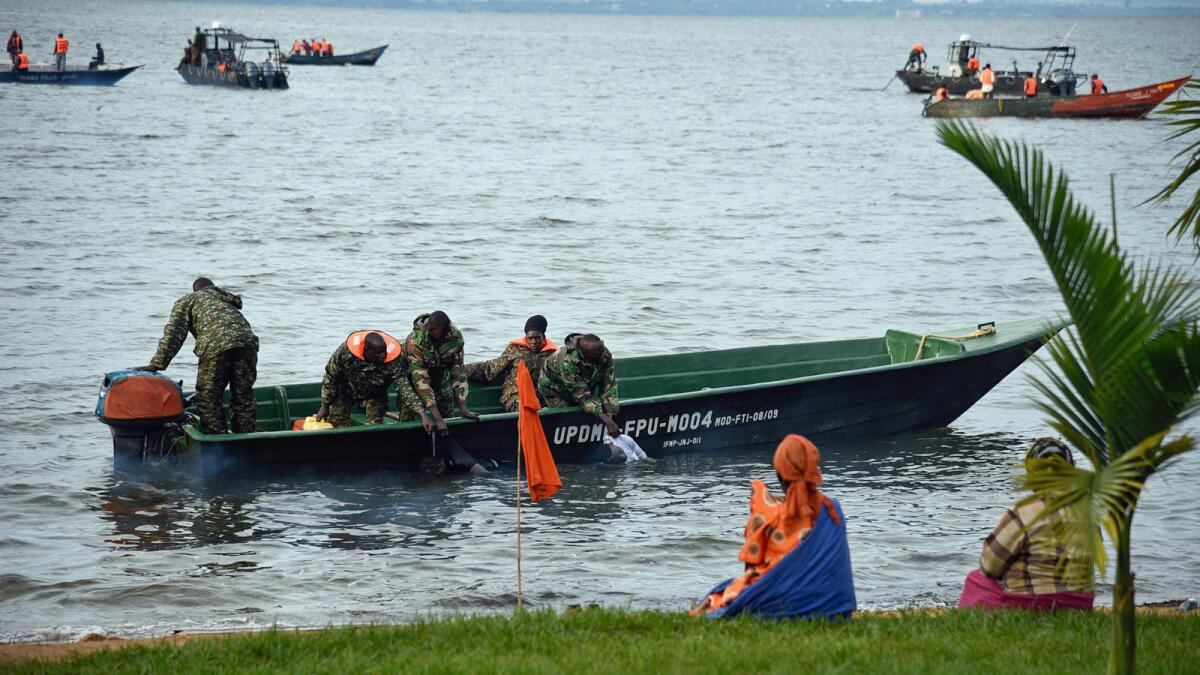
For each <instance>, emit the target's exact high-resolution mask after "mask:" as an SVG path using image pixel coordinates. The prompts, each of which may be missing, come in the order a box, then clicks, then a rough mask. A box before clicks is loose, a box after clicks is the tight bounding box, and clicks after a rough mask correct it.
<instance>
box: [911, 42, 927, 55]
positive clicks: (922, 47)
mask: <svg viewBox="0 0 1200 675" xmlns="http://www.w3.org/2000/svg"><path fill="white" fill-rule="evenodd" d="M912 50H913V51H914V52H917V53H918V54H924V53H925V45H923V44H921V43H920V42H918V43H917V44H915V45H913V46H912Z"/></svg>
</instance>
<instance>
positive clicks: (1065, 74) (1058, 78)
mask: <svg viewBox="0 0 1200 675" xmlns="http://www.w3.org/2000/svg"><path fill="white" fill-rule="evenodd" d="M1046 79H1047V80H1048V81H1049V82H1050V83H1051V91H1054V90H1057V92H1055V93H1054V95H1055V96H1060V95H1061V96H1074V95H1075V79H1076V78H1075V71H1073V70H1067V69H1060V70H1054V71H1051V72H1050V75H1049V76H1048V77H1047V78H1046Z"/></svg>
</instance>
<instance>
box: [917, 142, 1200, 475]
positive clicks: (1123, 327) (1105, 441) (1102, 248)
mask: <svg viewBox="0 0 1200 675" xmlns="http://www.w3.org/2000/svg"><path fill="white" fill-rule="evenodd" d="M938 133H939V135H940V137H941V141H942V143H943V144H945V145H946V146H947V147H949V148H950V149H952V150H954V151H955V152H958V153H959V154H961V155H962V156H963V157H965V158H966V159H967V160H968V161H970V162H971V163H973V164H975V165H976V166H977V167H978V168H979V169H980V170H981V171H983V173H984V174H985V175H987V177H988V178H989V179H991V180H992V182H993V183H994V184H995V185H996V186H997V187H998V188H999V189H1000V191H1001V193H1003V194H1004V196H1005V197H1006V198H1007V199H1008V201H1009V202H1010V203H1011V204H1012V206H1013V208H1014V209H1015V210H1016V211H1017V213H1018V215H1020V217H1021V219H1022V220H1023V221H1024V222H1025V224H1026V226H1027V227H1028V229H1029V231H1030V233H1031V234H1033V236H1034V239H1035V241H1036V242H1037V244H1038V246H1039V248H1040V249H1041V250H1042V254H1043V256H1044V257H1045V258H1046V261H1047V263H1048V265H1049V267H1050V270H1051V272H1052V274H1053V276H1054V279H1055V283H1056V284H1057V285H1058V287H1059V291H1060V292H1061V294H1062V296H1063V300H1064V302H1065V303H1066V306H1067V309H1068V311H1069V313H1070V318H1071V320H1072V322H1073V323H1074V324H1075V330H1074V331H1073V332H1069V333H1068V335H1067V336H1066V337H1064V336H1063V335H1061V334H1060V335H1059V336H1058V337H1056V338H1055V339H1054V340H1052V341H1051V343H1050V344H1049V346H1048V349H1047V352H1048V353H1049V356H1050V360H1051V362H1052V363H1053V366H1054V367H1053V368H1050V367H1049V366H1045V365H1044V366H1043V373H1044V374H1045V375H1046V378H1045V381H1044V383H1043V384H1040V385H1039V390H1040V391H1041V393H1042V394H1043V395H1044V396H1045V397H1046V398H1045V403H1043V404H1042V406H1041V407H1042V409H1043V410H1045V411H1046V412H1047V413H1048V414H1049V415H1050V418H1051V423H1052V425H1053V426H1054V427H1055V429H1056V430H1058V431H1059V433H1061V434H1063V435H1064V436H1065V437H1067V438H1069V439H1070V440H1071V441H1072V443H1073V444H1075V447H1077V448H1079V449H1080V450H1082V451H1083V452H1084V453H1085V454H1087V455H1088V456H1089V459H1090V460H1091V461H1092V462H1093V463H1094V464H1095V465H1096V466H1097V467H1098V468H1099V467H1103V465H1104V464H1105V463H1107V462H1108V461H1109V458H1110V457H1115V456H1119V455H1120V454H1121V453H1123V452H1125V451H1126V450H1129V449H1131V448H1133V447H1134V446H1136V445H1137V444H1138V443H1139V442H1141V440H1142V439H1145V438H1147V437H1149V436H1151V435H1153V434H1155V433H1157V432H1159V431H1161V430H1163V429H1165V428H1168V427H1170V426H1171V425H1172V424H1174V423H1175V422H1177V421H1178V417H1179V415H1180V414H1181V413H1183V412H1190V411H1193V410H1195V408H1194V406H1192V403H1191V402H1192V401H1193V400H1194V399H1195V394H1196V390H1197V387H1198V386H1200V379H1198V378H1197V377H1196V375H1197V370H1200V364H1197V365H1196V366H1195V367H1192V366H1191V365H1190V364H1191V363H1192V362H1193V361H1194V359H1193V358H1192V357H1184V356H1180V354H1184V353H1186V352H1187V350H1192V351H1195V345H1196V342H1195V340H1194V337H1195V334H1196V325H1197V323H1198V321H1197V317H1200V292H1198V291H1200V287H1197V286H1195V285H1194V284H1189V283H1188V280H1187V277H1186V276H1184V275H1182V274H1181V273H1178V272H1175V271H1173V270H1170V269H1167V268H1162V267H1156V268H1150V269H1146V270H1142V271H1140V272H1139V271H1137V270H1135V269H1134V267H1133V265H1132V264H1131V263H1130V262H1129V261H1128V259H1127V258H1126V256H1125V255H1124V254H1122V253H1121V251H1120V250H1119V249H1118V248H1117V246H1116V244H1115V243H1113V242H1112V240H1111V238H1110V237H1109V235H1108V232H1107V229H1106V228H1103V227H1100V226H1099V225H1098V224H1097V223H1096V222H1095V219H1094V218H1093V216H1092V214H1090V213H1089V212H1088V211H1087V209H1086V208H1084V207H1083V206H1082V205H1080V204H1078V203H1077V202H1076V201H1075V199H1074V197H1073V196H1072V195H1071V191H1070V189H1069V185H1068V182H1067V179H1066V176H1065V175H1064V174H1062V173H1061V172H1058V171H1056V170H1055V169H1054V167H1053V166H1051V165H1050V164H1049V163H1048V162H1046V160H1045V159H1044V157H1043V156H1042V154H1041V152H1039V151H1037V150H1032V149H1030V148H1027V147H1025V146H1023V145H1020V144H1014V143H1010V142H1004V141H1000V140H997V139H994V138H990V137H985V136H984V135H982V134H981V133H980V132H979V131H978V130H976V129H975V128H974V127H972V126H970V125H967V124H964V123H959V122H941V123H939V125H938ZM1180 326H1183V329H1180ZM1148 345H1154V346H1153V348H1148ZM1179 363H1184V364H1189V367H1187V368H1180V367H1179V365H1178V364H1179Z"/></svg>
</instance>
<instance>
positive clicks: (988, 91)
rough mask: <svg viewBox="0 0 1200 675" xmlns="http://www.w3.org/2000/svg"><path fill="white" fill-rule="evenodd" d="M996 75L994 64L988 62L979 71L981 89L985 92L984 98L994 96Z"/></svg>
mask: <svg viewBox="0 0 1200 675" xmlns="http://www.w3.org/2000/svg"><path fill="white" fill-rule="evenodd" d="M995 83H996V76H995V75H992V64H990V63H989V64H987V65H985V66H984V67H983V70H982V71H980V73H979V84H980V85H981V86H980V87H979V89H980V90H981V91H982V92H983V97H984V98H991V97H992V90H993V89H995Z"/></svg>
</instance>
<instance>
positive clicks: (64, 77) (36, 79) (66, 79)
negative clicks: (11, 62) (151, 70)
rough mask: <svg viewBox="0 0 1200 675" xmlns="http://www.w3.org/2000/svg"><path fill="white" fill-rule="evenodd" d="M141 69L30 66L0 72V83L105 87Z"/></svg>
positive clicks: (111, 66)
mask: <svg viewBox="0 0 1200 675" xmlns="http://www.w3.org/2000/svg"><path fill="white" fill-rule="evenodd" d="M141 67H142V66H141V64H137V65H128V66H127V65H124V64H112V65H105V66H100V67H99V68H97V69H95V70H89V69H88V68H87V67H86V66H67V68H66V69H65V70H58V69H57V68H55V67H54V66H49V65H38V66H30V67H29V70H24V71H14V70H5V71H0V83H5V82H13V83H19V84H64V85H83V86H93V87H106V86H112V85H114V84H116V83H117V82H118V81H120V80H121V78H123V77H125V76H126V75H128V74H130V73H132V72H133V71H135V70H137V69H138V68H141Z"/></svg>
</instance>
